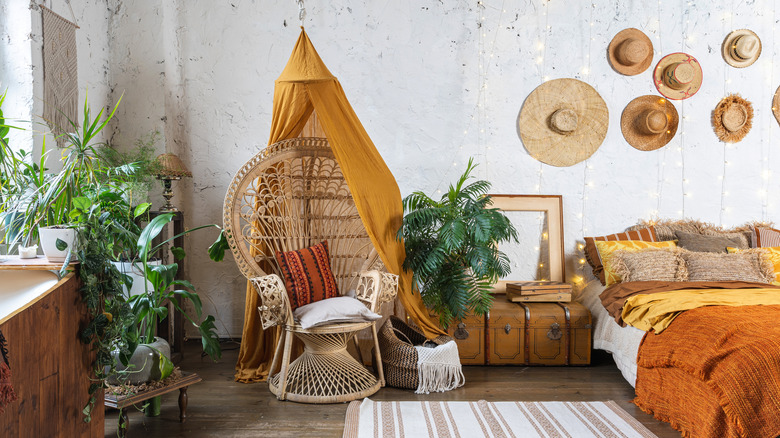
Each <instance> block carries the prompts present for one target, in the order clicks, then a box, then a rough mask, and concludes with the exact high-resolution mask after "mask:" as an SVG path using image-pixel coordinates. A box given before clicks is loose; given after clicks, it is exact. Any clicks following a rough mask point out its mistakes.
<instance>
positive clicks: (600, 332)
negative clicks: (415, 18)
mask: <svg viewBox="0 0 780 438" xmlns="http://www.w3.org/2000/svg"><path fill="white" fill-rule="evenodd" d="M604 289H605V287H604V286H602V285H601V283H599V281H598V280H594V281H591V282H590V284H588V285H587V286H586V287H585V289H584V290H583V292H582V295H581V301H582V304H583V305H585V307H587V308H588V309H590V312H591V314H592V316H593V348H596V349H599V350H605V351H607V352H609V353H612V357H613V358H614V359H615V364H616V365H617V367H618V369H619V370H620V372H621V373H623V377H625V379H626V380H627V381H628V383H630V384H631V386H633V387H636V357H637V353H638V352H639V344H640V343H641V342H642V337H643V336H644V335H645V332H644V331H642V330H639V329H638V328H636V327H631V326H626V327H621V326H620V325H619V324H618V323H616V322H615V319H614V318H612V317H611V316H609V313H607V309H605V308H604V306H603V305H602V304H601V300H600V299H599V295H600V294H601V292H603V291H604Z"/></svg>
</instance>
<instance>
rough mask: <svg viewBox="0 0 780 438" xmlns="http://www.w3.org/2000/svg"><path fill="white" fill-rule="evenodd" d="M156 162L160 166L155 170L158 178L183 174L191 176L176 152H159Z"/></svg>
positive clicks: (177, 176)
mask: <svg viewBox="0 0 780 438" xmlns="http://www.w3.org/2000/svg"><path fill="white" fill-rule="evenodd" d="M157 164H158V165H159V166H160V168H159V170H158V171H157V176H158V177H159V178H165V177H168V178H183V177H185V176H188V177H192V172H190V171H189V170H188V169H187V167H186V166H185V165H184V163H182V161H181V158H179V157H178V156H177V155H176V154H172V153H170V152H168V153H165V154H160V155H158V156H157Z"/></svg>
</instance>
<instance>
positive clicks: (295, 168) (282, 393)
mask: <svg viewBox="0 0 780 438" xmlns="http://www.w3.org/2000/svg"><path fill="white" fill-rule="evenodd" d="M224 226H225V231H226V234H227V237H228V241H229V242H230V247H231V249H232V251H233V255H234V256H235V259H236V262H237V264H238V267H239V269H240V270H241V272H242V273H243V274H244V275H245V276H246V277H247V278H248V279H250V280H251V281H252V283H253V284H254V286H255V289H256V290H257V293H258V294H259V295H260V302H261V306H260V307H258V311H259V312H260V318H261V322H262V325H263V329H268V328H270V327H273V326H277V325H278V326H282V327H283V328H284V339H280V341H279V343H278V345H277V347H276V351H275V353H274V358H273V361H272V364H271V369H270V371H269V375H268V376H269V377H268V384H269V388H270V390H271V392H273V393H274V394H275V395H276V396H277V398H278V399H280V400H285V399H287V400H292V401H297V402H304V403H336V402H345V401H350V400H355V399H357V398H362V397H367V396H369V395H371V394H374V393H375V392H376V391H378V390H379V388H380V387H381V386H384V373H383V371H382V359H381V357H380V353H379V347H378V341H377V330H376V325H375V323H374V322H359V323H339V324H330V325H326V326H319V327H315V328H310V329H308V330H305V329H303V328H302V327H301V326H300V325H299V324H297V323H296V322H295V321H294V319H293V316H292V311H291V307H290V303H289V298H288V295H287V292H286V290H285V287H284V282H283V281H282V279H281V278H280V276H281V270H280V268H279V265H278V264H277V262H276V260H275V258H274V254H275V252H276V251H290V250H298V249H301V248H306V247H308V246H311V245H314V244H317V243H319V242H321V241H323V240H327V241H328V247H329V249H330V255H331V267H332V270H333V273H334V275H335V277H336V281H337V283H338V286H339V291H340V292H341V293H342V294H344V293H346V292H347V291H350V290H354V291H355V292H356V296H357V298H358V299H359V300H360V301H361V302H363V303H364V304H365V305H366V306H367V307H368V308H369V309H370V310H371V311H374V312H379V308H380V307H381V305H382V303H384V302H389V301H392V300H393V298H394V297H395V295H396V292H397V288H398V277H397V276H396V275H393V274H389V273H387V272H380V271H378V270H373V271H368V270H366V269H367V267H369V266H376V264H377V260H378V257H377V256H376V251H375V250H374V247H373V245H372V243H371V240H370V238H369V237H368V234H367V232H366V229H365V227H364V226H363V222H362V221H361V219H360V216H359V215H358V212H357V209H356V207H355V203H354V201H353V199H352V194H351V192H350V190H349V187H348V186H347V182H346V180H345V179H344V176H343V175H342V173H341V169H340V167H339V165H338V163H337V162H336V159H335V158H334V156H333V152H332V151H331V149H330V146H329V145H328V141H327V139H325V138H294V139H290V140H283V141H280V142H277V143H274V144H272V145H270V146H268V147H267V148H266V149H264V150H263V151H261V152H260V153H258V154H257V155H255V156H254V157H252V159H250V160H249V161H248V162H247V163H246V164H245V165H244V166H243V167H242V168H241V170H239V171H238V173H237V174H236V176H235V177H234V178H233V181H232V183H231V184H230V188H229V189H228V193H227V195H226V197H225V206H224ZM379 264H380V265H381V262H380V263H379ZM366 328H370V329H371V331H372V336H373V340H374V347H375V348H374V350H375V355H376V356H375V359H374V364H375V365H376V368H377V371H378V373H379V379H377V378H376V377H374V375H373V374H371V373H370V372H369V371H368V370H367V369H366V368H365V367H364V366H363V365H362V363H360V362H358V361H356V360H355V359H354V358H353V357H352V356H351V355H350V354H349V353H348V352H347V349H346V347H347V344H348V343H349V341H350V340H352V339H354V336H355V334H356V333H357V332H359V331H361V330H363V329H366ZM293 334H295V335H296V336H297V337H298V338H299V339H301V340H302V341H303V343H304V352H303V354H302V355H301V356H300V357H299V358H298V359H296V360H295V361H294V362H292V363H290V354H291V346H292V340H293V339H292V336H293ZM359 350H360V349H359V348H358V352H359ZM280 361H281V369H280V371H279V373H276V371H277V366H279V362H280ZM275 373H276V374H275Z"/></svg>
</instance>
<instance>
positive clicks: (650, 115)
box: [620, 95, 680, 151]
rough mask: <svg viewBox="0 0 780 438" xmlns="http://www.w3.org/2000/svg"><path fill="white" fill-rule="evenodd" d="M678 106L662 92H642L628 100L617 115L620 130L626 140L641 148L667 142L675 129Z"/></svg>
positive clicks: (672, 136)
mask: <svg viewBox="0 0 780 438" xmlns="http://www.w3.org/2000/svg"><path fill="white" fill-rule="evenodd" d="M679 120H680V119H679V117H678V116H677V108H675V107H674V104H672V102H670V101H669V99H665V98H663V97H661V96H653V95H647V96H641V97H637V98H636V99H634V100H632V101H631V102H629V104H628V105H626V108H625V109H624V110H623V115H622V116H621V117H620V130H621V131H622V132H623V137H625V139H626V141H627V142H628V144H630V145H631V146H633V147H634V148H636V149H639V150H640V151H654V150H656V149H659V148H662V147H664V146H666V144H667V143H669V141H671V140H672V138H674V135H675V134H676V133H677V125H678V123H679Z"/></svg>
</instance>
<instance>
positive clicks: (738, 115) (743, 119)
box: [712, 94, 753, 143]
mask: <svg viewBox="0 0 780 438" xmlns="http://www.w3.org/2000/svg"><path fill="white" fill-rule="evenodd" d="M712 127H713V128H714V129H715V135H717V136H718V138H719V139H720V140H721V141H724V142H726V143H736V142H738V141H740V140H742V139H743V138H745V136H746V135H747V133H748V132H750V128H752V127H753V105H752V104H751V103H750V102H748V101H747V100H745V99H743V98H741V97H740V96H739V95H736V94H732V95H729V96H726V97H724V98H723V99H721V100H720V102H718V106H716V107H715V110H714V111H713V112H712Z"/></svg>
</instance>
